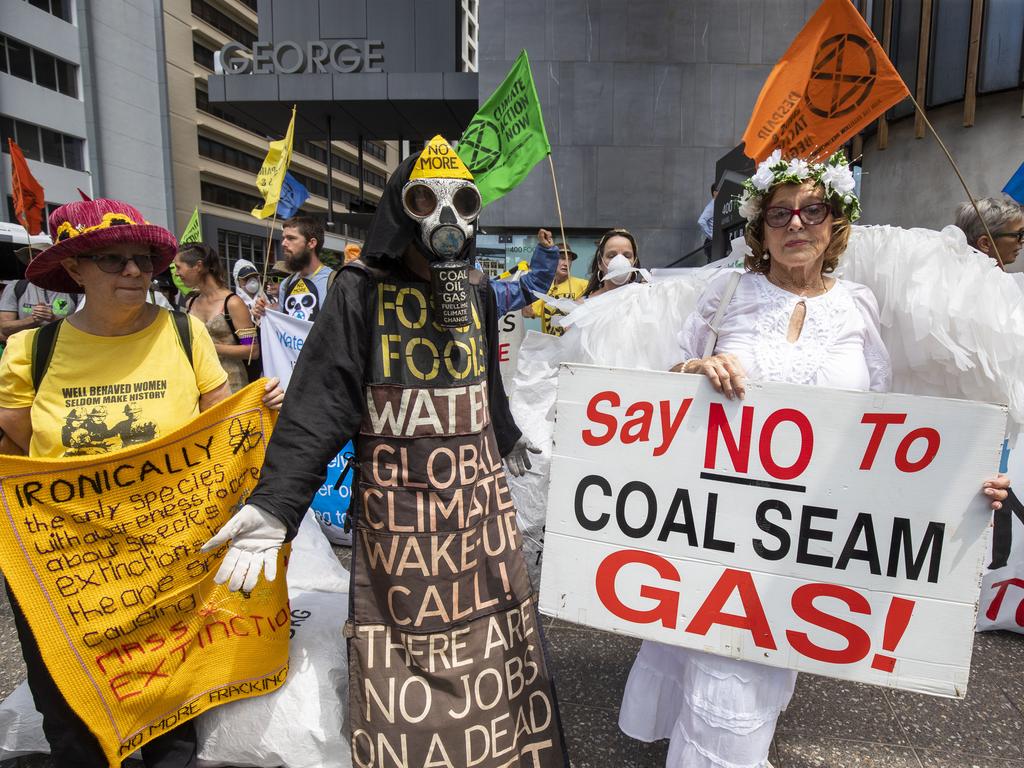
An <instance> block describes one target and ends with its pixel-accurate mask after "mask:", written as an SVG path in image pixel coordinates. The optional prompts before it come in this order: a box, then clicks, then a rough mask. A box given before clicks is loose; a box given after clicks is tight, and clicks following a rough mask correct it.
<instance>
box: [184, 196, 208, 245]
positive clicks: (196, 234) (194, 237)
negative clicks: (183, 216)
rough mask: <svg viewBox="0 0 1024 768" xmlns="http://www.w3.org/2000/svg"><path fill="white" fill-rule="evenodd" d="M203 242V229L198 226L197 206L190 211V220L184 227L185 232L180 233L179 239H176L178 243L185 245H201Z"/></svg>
mask: <svg viewBox="0 0 1024 768" xmlns="http://www.w3.org/2000/svg"><path fill="white" fill-rule="evenodd" d="M202 241H203V229H202V227H200V226H199V206H198V205H197V206H196V207H195V210H193V211H192V218H190V219H189V220H188V224H187V225H186V226H185V231H184V232H182V233H181V237H179V238H178V242H179V243H182V244H185V243H201V242H202Z"/></svg>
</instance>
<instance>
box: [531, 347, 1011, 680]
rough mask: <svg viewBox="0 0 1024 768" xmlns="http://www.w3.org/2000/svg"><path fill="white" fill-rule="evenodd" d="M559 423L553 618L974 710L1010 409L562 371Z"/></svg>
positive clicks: (548, 608) (544, 602)
mask: <svg viewBox="0 0 1024 768" xmlns="http://www.w3.org/2000/svg"><path fill="white" fill-rule="evenodd" d="M556 411H557V416H556V423H555V437H554V446H555V447H554V452H553V455H552V463H551V486H550V492H549V496H548V518H547V533H546V537H545V555H544V562H545V564H546V566H547V567H546V568H545V569H544V572H543V580H542V585H541V591H540V608H541V611H542V612H544V613H547V614H550V615H553V616H556V617H558V618H561V619H565V620H568V621H572V622H576V623H580V624H587V625H589V626H594V627H599V628H602V629H607V630H612V631H616V632H623V633H626V634H630V635H634V636H636V637H642V638H646V639H651V640H657V641H660V642H663V643H668V644H671V645H681V646H686V647H689V648H696V649H699V650H705V651H710V652H712V653H717V654H721V655H726V656H732V657H735V658H741V659H746V660H750V661H757V662H760V663H762V664H768V665H772V666H779V667H786V668H791V669H798V670H803V671H808V672H814V673H817V674H822V675H829V676H832V677H839V678H844V679H849V680H859V681H862V682H867V683H873V684H877V685H884V686H890V687H894V688H903V689H907V690H913V691H920V692H924V693H932V694H938V695H945V696H955V697H962V696H964V694H965V691H966V686H967V679H968V675H969V671H970V659H971V649H972V643H973V632H974V621H975V614H976V611H977V606H978V595H979V582H980V573H981V568H982V565H983V562H982V561H983V559H984V557H985V556H986V554H987V543H988V542H987V532H988V530H989V520H990V518H991V516H990V510H989V509H988V503H987V501H986V499H985V498H984V497H983V496H982V495H981V493H980V490H981V484H982V482H983V481H984V480H985V479H986V478H987V477H989V476H991V475H992V474H993V473H994V472H995V471H996V469H997V468H998V465H999V449H1000V444H1001V442H1002V438H1003V430H1004V428H1005V425H1006V411H1005V408H1001V407H999V406H994V405H988V404H984V403H973V402H969V401H963V400H945V399H940V398H931V397H919V396H911V395H895V394H877V393H869V392H850V391H842V390H833V389H824V388H818V387H805V386H794V385H786V384H759V383H754V382H751V383H750V384H749V386H748V390H747V396H746V398H745V399H744V400H742V401H740V400H727V399H725V398H724V397H722V396H721V395H718V394H716V393H715V392H714V390H713V389H712V388H711V386H710V384H709V383H708V382H707V380H706V379H705V378H704V377H702V376H685V375H681V374H671V373H659V372H653V371H627V370H618V369H609V368H598V367H592V366H582V365H565V366H563V367H562V369H561V371H560V376H559V391H558V401H557V405H556ZM563 563H564V564H570V563H571V567H560V566H561V564H563ZM553 566H555V567H553Z"/></svg>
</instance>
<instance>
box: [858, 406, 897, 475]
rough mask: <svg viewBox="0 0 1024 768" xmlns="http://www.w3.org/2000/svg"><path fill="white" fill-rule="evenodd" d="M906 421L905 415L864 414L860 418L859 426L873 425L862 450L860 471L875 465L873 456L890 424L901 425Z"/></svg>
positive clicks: (876, 452)
mask: <svg viewBox="0 0 1024 768" xmlns="http://www.w3.org/2000/svg"><path fill="white" fill-rule="evenodd" d="M906 420H907V414H905V413H865V414H864V416H863V418H861V420H860V423H861V424H874V425H875V428H874V429H873V430H871V438H870V439H869V440H868V447H867V448H866V449H865V450H864V457H863V458H862V459H861V460H860V468H861V469H871V465H872V464H874V463H875V456H876V455H877V454H878V448H879V446H881V444H882V436H883V435H884V434H885V430H886V428H887V427H888V426H889V425H890V424H902V423H903V422H905V421H906Z"/></svg>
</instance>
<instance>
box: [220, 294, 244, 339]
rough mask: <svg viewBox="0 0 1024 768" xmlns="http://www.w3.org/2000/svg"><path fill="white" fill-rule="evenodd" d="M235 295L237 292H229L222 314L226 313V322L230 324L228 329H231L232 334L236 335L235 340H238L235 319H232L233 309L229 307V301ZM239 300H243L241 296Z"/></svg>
mask: <svg viewBox="0 0 1024 768" xmlns="http://www.w3.org/2000/svg"><path fill="white" fill-rule="evenodd" d="M235 295H237V294H234V293H229V294H228V295H227V296H226V297H225V298H224V308H223V310H222V314H223V315H224V322H226V323H227V324H228V330H229V331H231V334H232V335H233V336H234V337H235V340H237V339H238V331H237V330H235V321H234V320H232V319H231V310H230V309H229V308H228V302H229V301H231V297H232V296H235ZM238 300H239V301H241V300H242V299H241V298H239V299H238Z"/></svg>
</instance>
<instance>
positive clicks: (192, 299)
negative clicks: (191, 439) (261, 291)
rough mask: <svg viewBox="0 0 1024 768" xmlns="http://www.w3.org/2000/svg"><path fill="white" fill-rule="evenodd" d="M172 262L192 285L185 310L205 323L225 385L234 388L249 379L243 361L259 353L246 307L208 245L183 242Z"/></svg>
mask: <svg viewBox="0 0 1024 768" xmlns="http://www.w3.org/2000/svg"><path fill="white" fill-rule="evenodd" d="M174 265H175V268H176V269H177V271H178V276H179V277H180V278H181V280H182V282H184V283H185V285H187V286H188V287H189V288H191V289H193V290H192V293H190V294H189V297H188V313H189V314H190V315H194V316H195V317H197V318H199V319H200V320H202V321H203V323H205V324H206V330H208V331H209V332H210V336H212V337H213V344H214V347H215V348H216V350H217V357H219V358H220V363H221V365H222V366H224V370H225V371H227V372H228V386H229V387H230V388H231V392H232V393H234V392H237V391H238V390H240V389H241V388H242V387H244V386H245V385H246V384H248V383H249V374H248V373H247V371H246V363H247V362H249V361H250V360H257V359H259V356H260V348H259V343H258V341H257V339H256V328H255V326H254V324H253V321H252V315H250V314H249V308H248V307H247V306H246V305H245V303H244V302H243V301H242V300H241V299H240V298H239V297H238V295H237V294H234V293H232V292H231V291H229V290H228V287H227V282H226V281H225V280H224V267H223V266H222V262H221V260H220V256H219V255H218V254H217V251H215V250H214V249H213V248H211V247H210V246H208V245H204V244H203V243H189V244H188V245H185V246H183V247H182V248H181V250H179V251H178V253H177V255H176V256H175V257H174ZM256 282H257V283H258V282H259V281H258V280H257V281H256Z"/></svg>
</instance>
